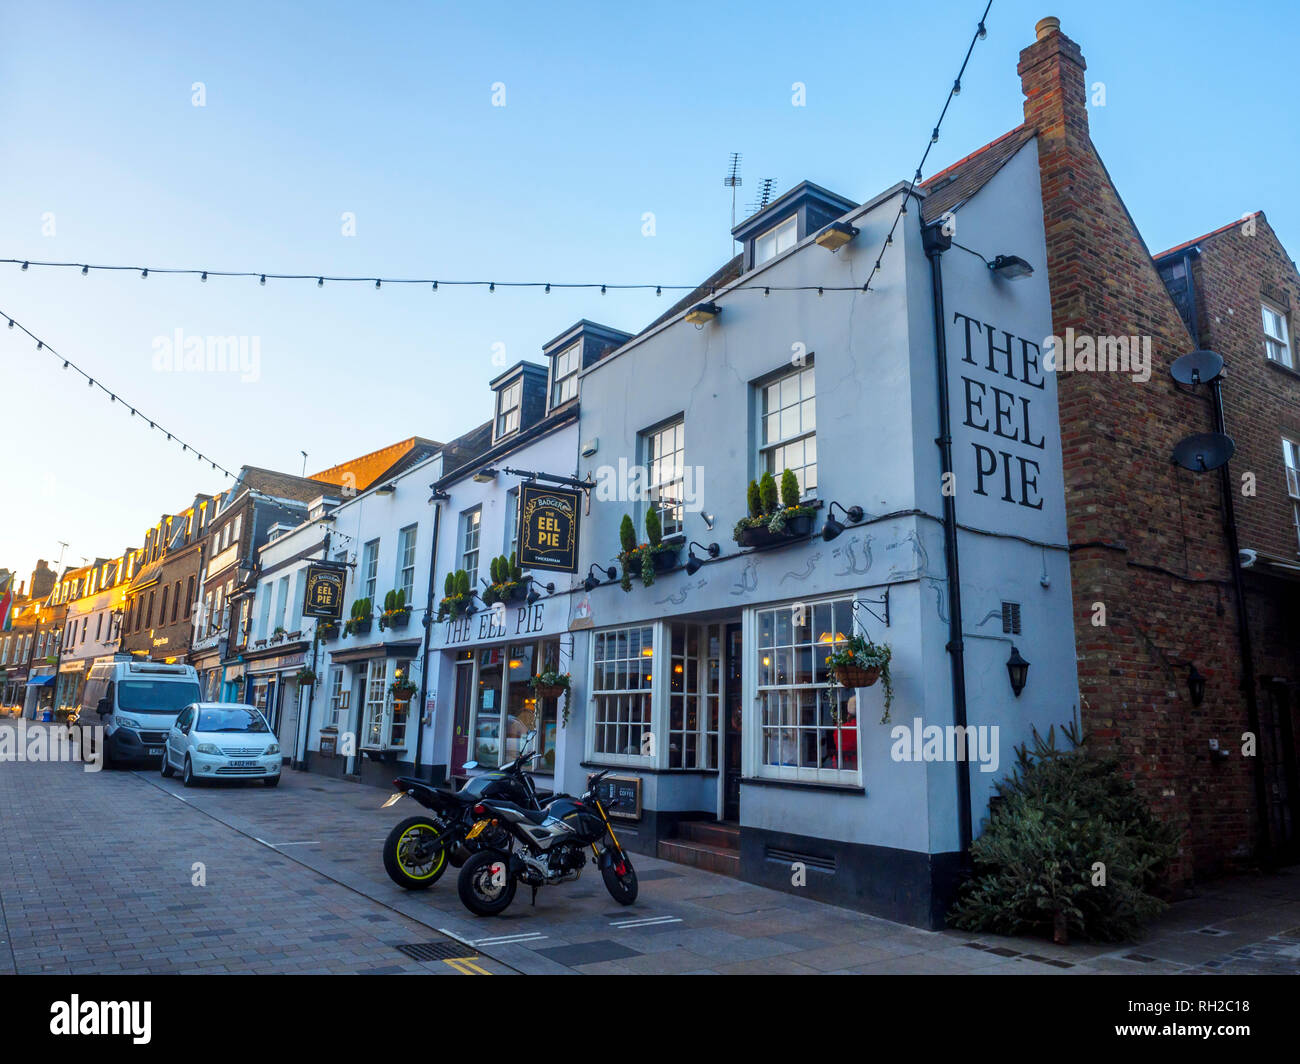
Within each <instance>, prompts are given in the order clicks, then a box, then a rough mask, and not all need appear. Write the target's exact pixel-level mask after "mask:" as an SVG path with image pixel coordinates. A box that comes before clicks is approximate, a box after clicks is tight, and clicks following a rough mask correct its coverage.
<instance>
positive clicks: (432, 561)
mask: <svg viewBox="0 0 1300 1064" xmlns="http://www.w3.org/2000/svg"><path fill="white" fill-rule="evenodd" d="M430 488H431V489H433V488H434V486H433V485H430ZM441 516H442V504H441V503H439V502H435V503H434V504H433V543H432V545H431V546H430V547H429V596H428V598H427V600H426V601H425V604H424V617H423V618H422V619H421V623H422V624H423V625H424V658H423V664H422V665H421V666H420V706H419V710H418V711H417V713H416V715H415V721H416V732H415V767H414V768H413V769H412V772H413V774H414V775H415V776H416V777H417V778H418V777H419V775H420V754H421V752H422V751H423V750H424V707H425V704H426V702H427V701H428V692H429V639H430V633H431V632H432V631H433V580H434V577H435V576H436V575H437V572H438V524H439V520H438V519H439V518H440V517H441ZM429 778H430V780H432V779H433V766H432V765H430V766H429Z"/></svg>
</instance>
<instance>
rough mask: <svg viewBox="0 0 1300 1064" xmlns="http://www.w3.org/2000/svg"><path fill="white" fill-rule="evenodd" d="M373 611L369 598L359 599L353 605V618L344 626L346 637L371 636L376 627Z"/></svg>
mask: <svg viewBox="0 0 1300 1064" xmlns="http://www.w3.org/2000/svg"><path fill="white" fill-rule="evenodd" d="M374 623H375V622H374V617H373V611H372V609H371V604H370V600H369V599H368V598H362V599H357V600H356V602H354V603H352V616H351V617H349V618H348V623H347V624H346V625H344V626H343V629H344V634H345V635H369V634H370V629H371V628H373V627H374Z"/></svg>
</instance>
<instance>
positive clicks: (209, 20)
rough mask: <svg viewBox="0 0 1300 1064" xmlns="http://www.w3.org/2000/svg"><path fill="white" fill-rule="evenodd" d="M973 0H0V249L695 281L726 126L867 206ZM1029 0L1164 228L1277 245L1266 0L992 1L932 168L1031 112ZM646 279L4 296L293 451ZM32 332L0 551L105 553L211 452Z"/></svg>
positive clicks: (606, 317)
mask: <svg viewBox="0 0 1300 1064" xmlns="http://www.w3.org/2000/svg"><path fill="white" fill-rule="evenodd" d="M981 9H982V4H981V3H980V2H979V0H969V2H967V0H962V2H951V0H940V2H937V3H933V4H926V5H913V4H902V5H898V4H888V5H866V4H862V3H860V2H858V3H848V2H837V0H828V2H824V3H821V4H812V5H802V4H801V5H791V4H787V3H770V2H763V0H750V2H747V3H744V4H700V3H681V4H678V3H657V4H655V5H654V6H653V8H651V7H647V6H646V5H611V4H608V3H600V4H594V3H593V4H576V3H562V4H556V5H544V4H537V3H513V2H498V3H493V4H455V5H447V4H383V5H362V4H341V3H340V4H315V5H310V6H301V5H292V6H291V5H288V4H283V5H282V4H276V3H270V2H262V3H257V4H244V3H222V4H203V5H179V4H174V3H165V4H164V3H159V4H147V3H114V4H104V3H67V2H62V3H61V2H50V0H44V2H42V3H40V4H30V3H12V2H10V3H6V4H5V5H4V21H3V25H4V32H3V34H0V116H2V117H3V122H2V124H0V138H2V140H3V159H4V164H3V166H0V258H9V257H18V258H32V259H38V258H43V259H61V260H62V259H70V260H75V261H91V262H128V263H130V262H139V263H141V264H144V265H150V266H200V267H209V268H213V269H223V268H224V269H242V268H254V269H266V270H280V271H285V272H295V271H302V272H320V271H324V272H330V271H332V272H336V273H358V274H373V273H383V272H386V273H389V274H396V275H416V276H423V275H434V276H438V275H441V276H445V277H482V278H489V279H537V278H540V279H552V280H599V281H610V282H615V281H650V282H664V283H691V282H696V281H699V280H701V279H702V278H703V277H705V276H706V275H707V274H708V273H709V272H711V271H712V270H713V269H714V268H715V267H716V266H718V265H719V264H721V263H722V262H723V261H725V259H726V257H727V256H728V255H729V254H730V250H731V243H730V236H729V233H728V229H729V228H730V210H731V207H730V199H729V194H728V192H727V190H726V189H724V188H723V186H722V177H723V174H724V171H725V169H726V163H727V157H728V153H729V152H732V151H739V152H742V153H743V154H744V164H743V173H744V177H745V182H746V184H745V187H744V188H743V189H742V190H741V197H740V208H741V214H742V216H743V213H744V208H745V206H746V205H747V204H748V203H749V202H750V200H751V198H752V196H753V193H754V186H755V185H756V183H757V180H758V179H759V178H761V177H773V178H776V180H777V187H778V189H784V188H788V187H789V186H791V185H793V184H795V183H797V182H798V181H800V180H803V179H809V180H812V181H816V182H818V183H819V184H822V185H825V186H826V187H828V188H831V189H833V190H835V191H837V192H840V193H842V194H844V195H847V196H850V197H853V198H855V199H858V200H864V199H866V198H867V197H869V196H871V195H873V194H874V193H876V192H878V191H880V190H881V189H883V188H885V187H887V186H888V185H890V184H892V183H893V182H894V181H896V180H899V179H903V178H906V177H908V176H910V174H911V172H912V170H913V168H914V167H915V164H916V160H917V158H918V157H919V153H920V151H921V150H922V148H923V147H924V142H925V139H926V137H927V136H928V133H929V130H930V128H931V126H932V125H933V122H934V118H935V116H936V114H937V111H938V108H939V107H940V105H941V104H942V101H943V97H944V95H945V93H946V91H947V89H948V86H949V84H950V81H951V78H952V76H953V74H954V73H955V71H956V68H957V65H958V63H959V62H960V58H961V55H962V53H963V52H964V49H965V45H966V41H967V39H968V37H969V34H970V32H971V30H972V28H973V26H974V23H975V21H976V20H977V18H978V15H979V12H980V10H981ZM1049 14H1054V15H1057V16H1059V17H1060V18H1061V21H1062V28H1063V29H1064V31H1065V32H1066V33H1067V34H1068V35H1070V36H1071V37H1072V38H1074V39H1075V40H1076V41H1078V42H1079V43H1080V45H1081V46H1082V48H1083V51H1084V55H1085V56H1086V58H1087V60H1088V67H1089V69H1088V78H1089V81H1090V82H1091V81H1102V82H1104V83H1105V85H1106V94H1107V99H1106V106H1105V107H1102V108H1094V109H1092V112H1091V121H1092V131H1093V138H1094V140H1095V141H1096V143H1097V145H1098V146H1099V148H1100V150H1101V152H1102V155H1103V158H1104V159H1105V161H1106V163H1107V165H1108V167H1109V169H1110V172H1111V174H1112V175H1113V177H1114V178H1115V180H1116V182H1117V183H1118V185H1119V187H1120V190H1121V192H1122V193H1123V195H1124V197H1125V199H1126V202H1127V204H1128V206H1129V208H1130V210H1131V211H1132V213H1133V215H1134V217H1135V218H1136V219H1137V221H1138V224H1139V225H1140V226H1141V228H1142V231H1143V234H1144V236H1145V237H1146V239H1147V241H1148V243H1149V245H1150V246H1151V248H1152V250H1153V251H1156V250H1161V249H1163V248H1164V247H1167V246H1169V245H1172V244H1175V243H1178V242H1180V241H1182V240H1184V239H1188V238H1191V237H1194V236H1197V235H1199V234H1200V233H1202V232H1205V231H1207V230H1209V229H1213V228H1216V227H1217V226H1219V225H1222V224H1224V223H1226V222H1228V221H1231V220H1233V219H1235V218H1237V217H1239V216H1240V215H1241V214H1242V213H1243V212H1245V211H1248V210H1254V209H1261V208H1262V209H1263V210H1264V211H1265V212H1266V213H1267V214H1268V217H1269V219H1270V220H1271V222H1272V223H1273V225H1274V227H1275V228H1276V229H1277V231H1278V233H1279V234H1280V236H1281V238H1282V240H1283V241H1284V243H1286V244H1287V245H1288V246H1289V247H1290V249H1291V250H1292V251H1293V252H1300V205H1298V204H1297V202H1296V196H1295V189H1296V177H1295V175H1296V173H1297V172H1298V170H1300V151H1298V150H1297V139H1298V138H1297V133H1296V123H1295V121H1294V118H1293V116H1292V111H1293V109H1294V108H1293V104H1294V101H1295V94H1294V91H1293V79H1294V70H1295V55H1296V48H1297V45H1298V44H1300V32H1298V30H1297V25H1298V23H1300V17H1298V16H1297V14H1296V10H1295V7H1294V5H1293V4H1292V3H1290V2H1283V0H1277V2H1258V3H1250V2H1246V3H1238V4H1235V5H1232V6H1231V7H1227V8H1225V7H1224V6H1223V5H1222V4H1221V3H1210V2H1208V0H1204V2H1201V0H1191V2H1188V0H1182V2H1173V0H1162V2H1150V0H1144V2H1143V3H1140V4H1139V3H1127V2H1125V3H1121V2H1118V0H1100V2H1095V0H1094V2H1086V3H1085V2H1080V0H1068V2H1061V0H1051V2H1047V0H1035V2H1032V3H1030V2H1025V0H995V3H994V6H993V10H992V12H991V14H990V16H989V20H988V28H989V36H988V39H987V40H986V41H984V42H982V43H981V44H979V45H978V46H977V48H976V51H975V55H974V58H973V59H972V61H971V66H970V68H969V69H968V71H967V75H966V79H965V82H964V89H965V91H963V93H962V94H961V96H960V97H958V99H957V100H956V101H955V103H954V106H953V109H952V110H951V111H950V112H949V117H948V120H947V122H946V123H945V127H944V134H943V139H942V140H941V142H940V143H939V145H938V146H937V147H936V149H935V153H934V154H933V155H932V162H933V163H934V164H935V165H933V166H931V167H930V168H929V170H930V172H933V171H934V170H935V169H938V168H939V167H941V166H943V165H946V164H947V163H949V162H952V161H954V160H955V159H957V158H959V157H961V156H962V155H965V154H967V153H968V152H970V151H972V150H973V149H975V148H977V147H979V146H980V145H982V144H984V143H985V142H987V141H989V140H990V139H992V138H994V137H996V136H998V135H999V134H1001V133H1003V132H1005V131H1006V130H1008V129H1010V128H1011V127H1013V126H1014V125H1016V124H1017V123H1018V122H1019V121H1020V120H1021V117H1022V112H1021V94H1020V85H1019V79H1018V77H1017V75H1016V61H1017V55H1018V53H1019V50H1020V49H1021V48H1022V47H1024V46H1025V45H1027V44H1028V43H1030V42H1031V41H1032V39H1033V27H1034V23H1035V22H1036V21H1037V20H1038V19H1039V18H1041V17H1042V16H1044V15H1049ZM796 81H799V82H804V83H805V84H806V86H807V106H806V107H801V108H800V107H794V106H792V105H791V86H792V83H794V82H796ZM194 82H203V83H204V84H205V86H206V94H207V99H206V106H204V107H201V108H200V107H194V106H192V104H191V85H192V84H193V83H194ZM494 82H502V83H504V85H505V87H506V106H505V107H504V108H501V107H493V106H492V101H491V92H492V85H493V83H494ZM345 211H351V212H354V213H355V216H356V236H354V237H345V236H343V235H341V221H340V216H341V214H342V213H343V212H345ZM647 211H649V212H653V213H654V215H655V220H656V235H655V236H653V237H645V236H643V235H642V216H643V214H644V213H645V212H647ZM47 212H50V213H52V214H53V220H54V226H55V233H54V235H44V234H43V232H42V224H43V216H45V215H46V213H47ZM668 301H669V297H668V296H667V295H665V296H664V297H662V298H661V299H658V300H657V299H656V298H655V297H654V295H653V294H637V295H632V294H626V295H617V294H609V295H606V296H601V295H599V294H598V293H577V294H563V293H552V294H551V295H549V296H547V295H542V294H540V293H539V294H532V293H520V292H509V291H501V290H498V292H497V293H495V294H491V295H489V294H487V293H484V292H475V291H465V290H446V291H442V292H439V293H437V294H433V293H431V292H429V291H428V290H423V289H409V290H407V289H399V288H388V287H385V288H384V289H383V290H382V291H379V292H376V291H374V290H373V289H372V288H369V287H356V288H345V287H343V286H338V285H336V286H332V287H330V286H327V287H326V288H325V289H324V290H323V291H320V290H318V289H317V288H316V286H315V285H314V284H303V283H301V282H299V283H297V284H289V283H279V284H275V283H268V285H267V286H266V287H260V286H259V285H257V283H256V282H254V281H239V282H235V281H210V282H209V283H208V284H200V283H198V282H197V281H196V280H193V279H169V278H166V277H150V278H149V279H148V280H141V279H140V278H139V277H138V275H135V274H123V275H107V274H100V275H94V274H92V275H91V276H90V277H82V276H80V274H79V273H76V272H72V271H68V272H50V271H39V270H35V269H33V270H31V271H29V272H27V273H21V272H19V270H18V269H17V268H16V267H0V311H4V312H6V313H8V314H10V315H12V316H13V317H16V318H17V319H18V320H20V321H22V322H23V323H24V324H26V325H28V326H29V327H30V328H32V329H33V331H35V332H36V333H38V334H39V335H41V336H42V337H44V338H45V339H47V340H48V341H49V342H50V343H52V344H54V345H55V346H56V347H58V348H60V349H61V350H63V351H64V352H65V353H66V354H68V355H69V356H70V357H72V358H73V359H75V360H77V361H79V362H81V363H82V364H84V365H85V366H86V367H87V369H89V370H90V371H91V372H92V373H93V374H95V375H96V376H97V377H100V378H101V379H103V380H105V381H106V382H110V383H112V384H113V385H114V386H115V387H116V388H117V389H119V390H120V391H121V393H122V394H123V395H125V396H126V397H127V398H128V399H129V400H130V401H131V402H132V403H133V404H135V405H136V406H138V407H140V408H141V409H144V410H146V411H151V412H153V416H155V417H156V418H158V419H159V420H160V421H162V422H163V423H164V424H166V425H168V426H169V427H172V428H173V431H176V432H178V433H179V434H181V435H183V436H184V437H185V438H187V439H189V440H191V441H193V443H195V444H196V445H197V446H199V447H200V448H202V449H204V450H207V451H210V452H211V453H212V454H213V455H214V457H216V458H217V460H218V461H219V462H221V463H222V464H224V465H226V466H227V467H228V468H232V469H237V468H238V466H239V465H240V464H241V463H249V464H254V465H262V466H268V467H272V468H277V469H283V470H287V471H290V472H298V471H300V470H301V468H302V457H301V455H300V453H299V452H300V451H302V450H306V451H307V452H308V453H309V455H310V457H309V459H308V463H307V464H308V471H314V470H316V469H320V468H324V467H326V466H329V465H332V464H334V463H335V462H338V461H340V460H343V459H345V458H347V457H350V456H352V455H355V454H359V453H362V452H365V451H368V450H371V449H374V448H377V447H380V446H383V445H384V444H387V443H390V442H392V441H394V440H397V439H401V438H403V437H406V436H409V435H413V434H417V433H418V434H420V435H424V436H429V437H433V438H435V439H444V440H445V439H449V438H451V437H453V436H455V435H456V434H458V433H460V432H463V431H465V430H466V429H468V428H471V427H472V426H473V425H475V424H477V423H479V422H481V421H483V420H486V418H487V417H488V415H489V412H490V397H489V393H488V391H487V387H486V383H487V381H488V380H489V379H490V378H491V377H492V376H493V375H494V374H495V373H496V372H497V371H498V369H499V367H497V366H494V364H493V361H492V354H493V345H494V344H498V343H500V344H504V345H505V352H506V357H507V359H508V361H509V362H510V363H513V362H515V361H517V360H518V359H520V358H534V359H535V358H538V357H539V356H540V346H541V344H542V343H543V342H545V341H546V340H548V339H550V338H551V337H552V336H554V335H555V334H556V333H558V332H560V331H561V330H562V329H563V328H565V327H566V326H567V325H569V324H571V323H572V322H574V321H576V320H577V319H579V318H582V317H586V318H591V319H594V320H597V321H601V322H605V323H607V324H609V325H613V326H616V327H619V328H623V329H627V330H629V331H633V330H636V329H638V328H640V327H641V326H643V325H645V324H646V323H647V322H648V321H650V320H651V319H652V318H653V317H654V316H656V315H657V314H658V313H659V312H661V311H662V310H663V309H664V308H665V307H666V306H667V305H668ZM176 329H182V330H183V331H184V333H185V335H194V336H206V335H223V336H224V335H244V336H256V337H258V338H259V340H260V345H261V377H260V380H259V381H257V382H256V383H241V382H240V381H239V380H238V379H237V377H234V376H231V377H223V376H216V375H212V374H185V373H181V374H171V375H168V374H161V373H158V372H155V371H154V369H153V354H154V349H153V340H154V338H155V337H158V336H164V335H165V336H170V335H172V334H173V333H174V331H175V330H176ZM33 348H34V345H32V344H29V343H27V342H25V341H24V340H23V339H22V338H21V337H20V336H19V335H18V334H17V333H16V331H9V330H0V393H2V394H3V398H4V403H3V415H2V416H0V455H3V458H2V459H0V462H2V468H3V476H4V488H5V494H4V499H5V505H4V507H3V515H4V516H3V521H0V566H7V567H10V568H17V569H18V570H19V571H20V572H22V573H26V572H28V571H29V570H30V569H31V567H32V566H33V564H34V563H35V560H36V558H37V557H46V558H50V559H51V560H53V559H54V558H56V557H57V555H58V549H59V548H58V547H57V545H56V544H57V542H58V541H59V540H67V541H68V542H69V544H70V546H69V548H68V551H67V554H66V556H65V563H73V564H78V563H79V562H80V559H81V557H83V556H88V557H93V556H95V555H104V556H111V555H115V554H117V553H119V552H120V551H121V550H122V549H123V548H125V547H128V546H131V545H134V544H137V543H138V542H139V541H140V539H141V537H142V534H143V530H144V529H145V527H146V526H147V525H149V524H151V523H152V522H154V521H155V520H156V519H157V518H158V516H159V515H160V514H161V513H164V512H172V511H174V510H176V509H178V508H180V507H181V506H182V505H183V504H184V503H185V501H186V500H187V498H189V497H191V496H192V495H193V494H194V493H195V492H200V491H216V490H220V489H221V488H222V487H224V486H225V485H226V484H227V483H228V482H226V481H224V480H223V479H222V478H221V477H219V476H217V475H214V474H212V473H211V471H210V470H207V472H206V473H205V472H204V470H206V469H207V467H206V466H205V467H202V468H200V467H199V466H198V465H197V463H196V462H195V461H194V460H193V459H192V458H191V457H189V456H188V455H183V454H181V452H180V449H179V447H176V446H174V445H167V444H165V443H164V441H163V437H162V436H161V435H160V434H158V433H151V432H149V431H148V428H147V426H145V425H143V424H142V423H141V422H140V421H139V420H135V421H132V420H130V419H129V418H128V417H126V416H125V415H124V413H123V411H122V410H121V409H120V408H119V407H116V406H111V405H110V404H109V403H108V401H107V399H106V398H104V397H103V396H102V395H100V394H99V393H98V391H95V392H91V391H90V390H89V389H88V388H87V387H86V386H85V385H84V384H81V383H78V382H77V381H76V380H75V379H74V378H73V376H72V375H71V374H70V373H64V372H63V371H62V370H61V369H60V367H59V366H58V364H57V363H55V362H54V361H53V360H52V359H50V358H49V357H48V356H47V355H44V354H38V353H36V352H35V351H34V349H33Z"/></svg>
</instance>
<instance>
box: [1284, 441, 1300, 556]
mask: <svg viewBox="0 0 1300 1064" xmlns="http://www.w3.org/2000/svg"><path fill="white" fill-rule="evenodd" d="M1282 461H1283V462H1284V463H1285V464H1286V493H1287V495H1288V496H1290V498H1291V514H1292V518H1293V520H1294V522H1295V533H1296V543H1297V544H1298V545H1300V442H1296V441H1295V440H1291V439H1288V438H1287V437H1285V436H1283V437H1282Z"/></svg>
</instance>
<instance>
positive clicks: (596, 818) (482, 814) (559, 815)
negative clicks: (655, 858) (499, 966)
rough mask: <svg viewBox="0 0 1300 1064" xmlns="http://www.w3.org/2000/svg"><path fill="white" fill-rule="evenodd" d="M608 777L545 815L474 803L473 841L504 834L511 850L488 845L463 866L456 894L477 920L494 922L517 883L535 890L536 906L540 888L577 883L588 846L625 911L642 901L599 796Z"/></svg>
mask: <svg viewBox="0 0 1300 1064" xmlns="http://www.w3.org/2000/svg"><path fill="white" fill-rule="evenodd" d="M609 773H610V770H608V769H607V770H605V771H603V772H600V773H597V774H596V775H595V776H593V777H592V779H591V783H590V785H589V786H588V788H587V791H586V792H585V793H584V794H583V795H582V797H581V798H570V797H568V796H567V795H561V796H558V797H556V798H555V799H553V800H552V801H550V802H549V803H548V804H547V806H546V807H545V808H544V809H528V808H525V807H524V806H522V805H518V804H516V803H512V802H509V801H501V800H497V799H491V798H485V799H483V800H482V801H480V802H479V803H478V804H476V805H475V806H474V807H473V809H472V812H473V814H474V815H475V816H476V817H478V818H479V819H478V821H477V822H476V823H475V824H474V826H473V827H472V828H471V829H470V832H469V835H468V836H467V838H468V839H470V840H475V839H478V838H480V837H481V836H484V835H487V834H488V833H490V832H498V831H500V830H501V829H504V830H505V832H507V833H508V843H507V845H505V846H502V845H500V844H499V842H496V841H494V842H493V843H491V844H485V845H484V847H483V848H482V849H480V850H479V851H478V852H477V853H475V854H473V855H472V856H471V857H470V858H469V859H468V860H466V862H465V864H464V865H463V866H462V867H461V870H460V878H459V880H458V881H457V890H458V892H459V894H460V900H461V901H462V902H464V903H465V908H467V909H468V910H469V911H470V912H472V913H474V914H475V915H476V916H496V915H498V914H500V913H502V912H504V911H505V910H506V909H507V908H508V907H509V905H510V903H511V902H512V901H513V900H514V896H515V890H516V888H517V886H518V884H519V883H525V884H527V885H528V886H530V887H532V888H533V903H534V904H536V902H537V888H538V887H541V886H553V885H556V884H559V883H567V882H572V881H573V880H576V879H577V878H578V877H579V876H580V875H581V874H582V869H583V867H584V866H585V865H586V863H587V847H588V846H590V847H591V852H592V853H593V854H594V855H595V863H596V867H597V868H599V869H600V874H601V878H602V879H603V880H604V881H605V888H606V889H607V890H608V891H609V893H610V895H611V897H613V899H614V900H615V901H616V902H618V903H619V904H620V905H631V904H632V903H633V902H634V901H636V897H637V878H636V869H634V868H633V867H632V862H631V861H630V860H629V859H628V856H627V853H626V852H625V851H624V850H623V847H622V845H620V843H619V841H618V836H617V835H615V834H614V828H613V826H612V825H611V824H610V822H609V814H608V813H607V812H606V810H605V806H604V804H603V803H602V802H601V800H600V796H599V794H598V793H597V789H598V787H599V785H600V782H601V781H602V780H603V779H604V778H605V777H606V776H608V775H609ZM606 837H608V839H609V841H608V842H607V843H605V842H604V841H603V840H604V839H605V838H606ZM516 843H517V844H518V845H515V844H516ZM597 843H602V845H601V846H599V847H598V846H597Z"/></svg>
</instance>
